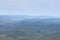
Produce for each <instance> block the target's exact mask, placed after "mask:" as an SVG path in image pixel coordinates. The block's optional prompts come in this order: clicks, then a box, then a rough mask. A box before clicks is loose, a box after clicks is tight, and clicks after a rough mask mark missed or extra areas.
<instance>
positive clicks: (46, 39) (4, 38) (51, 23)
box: [0, 15, 60, 40]
mask: <svg viewBox="0 0 60 40" xmlns="http://www.w3.org/2000/svg"><path fill="white" fill-rule="evenodd" d="M0 40H60V18H59V17H52V16H27V15H0Z"/></svg>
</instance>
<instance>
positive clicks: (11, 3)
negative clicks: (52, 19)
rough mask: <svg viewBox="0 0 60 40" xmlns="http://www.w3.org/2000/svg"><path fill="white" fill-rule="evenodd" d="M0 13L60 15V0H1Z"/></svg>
mask: <svg viewBox="0 0 60 40" xmlns="http://www.w3.org/2000/svg"><path fill="white" fill-rule="evenodd" d="M0 15H32V16H45V15H48V16H60V0H0Z"/></svg>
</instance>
